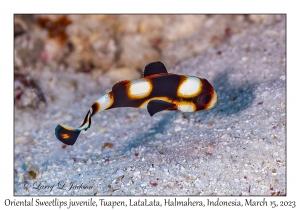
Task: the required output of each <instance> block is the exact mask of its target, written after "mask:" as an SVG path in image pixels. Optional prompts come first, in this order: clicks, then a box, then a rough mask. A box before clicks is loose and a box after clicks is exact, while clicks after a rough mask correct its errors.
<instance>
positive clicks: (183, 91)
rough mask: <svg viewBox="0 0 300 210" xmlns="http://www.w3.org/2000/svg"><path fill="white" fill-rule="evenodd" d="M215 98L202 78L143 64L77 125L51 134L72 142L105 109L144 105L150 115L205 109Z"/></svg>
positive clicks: (67, 142)
mask: <svg viewBox="0 0 300 210" xmlns="http://www.w3.org/2000/svg"><path fill="white" fill-rule="evenodd" d="M217 101H218V95H217V93H216V91H215V90H214V88H213V86H212V85H211V84H210V83H209V82H208V81H207V80H206V79H202V78H198V77H193V76H185V75H178V74H170V73H168V72H167V69H166V67H165V66H164V64H163V63H162V62H160V61H158V62H153V63H150V64H148V65H147V66H146V67H145V69H144V77H143V78H141V79H138V80H131V81H129V80H124V81H121V82H118V83H116V84H115V85H114V86H113V87H112V91H111V92H109V93H107V94H106V95H104V96H102V97H100V98H99V99H98V100H97V101H95V102H94V103H93V105H92V106H91V108H90V110H89V111H88V113H87V114H86V117H85V119H84V121H83V123H82V125H81V126H79V127H78V128H73V127H69V126H66V125H61V124H59V125H57V127H56V128H55V135H56V138H57V139H58V140H60V141H61V142H63V143H64V144H67V145H73V144H74V143H75V142H76V140H77V138H78V136H79V134H80V132H81V131H82V130H87V129H88V128H89V127H90V126H91V117H92V116H93V115H95V114H96V113H98V112H100V111H103V110H107V109H112V108H117V107H135V108H146V109H147V110H148V112H149V114H150V116H153V115H154V114H155V113H157V112H160V111H163V110H180V111H182V112H196V111H199V110H207V109H211V108H213V107H214V106H215V105H216V103H217Z"/></svg>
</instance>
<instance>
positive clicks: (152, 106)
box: [147, 100, 176, 117]
mask: <svg viewBox="0 0 300 210" xmlns="http://www.w3.org/2000/svg"><path fill="white" fill-rule="evenodd" d="M175 106H176V105H174V104H171V103H169V102H166V101H162V100H151V101H150V102H149V103H148V105H147V110H148V112H149V114H150V116H151V117H152V116H153V115H154V114H155V113H157V112H160V111H164V110H167V109H173V108H175Z"/></svg>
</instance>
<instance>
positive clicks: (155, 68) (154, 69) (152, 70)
mask: <svg viewBox="0 0 300 210" xmlns="http://www.w3.org/2000/svg"><path fill="white" fill-rule="evenodd" d="M161 73H168V71H167V69H166V67H165V65H164V64H163V63H162V62H160V61H157V62H153V63H149V64H148V65H147V66H145V69H144V77H147V76H150V75H153V74H161Z"/></svg>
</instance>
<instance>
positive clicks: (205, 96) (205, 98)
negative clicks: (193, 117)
mask: <svg viewBox="0 0 300 210" xmlns="http://www.w3.org/2000/svg"><path fill="white" fill-rule="evenodd" d="M210 100H211V95H210V94H209V93H208V92H204V93H201V94H200V96H199V97H198V99H197V103H198V104H202V105H205V104H208V103H209V102H210Z"/></svg>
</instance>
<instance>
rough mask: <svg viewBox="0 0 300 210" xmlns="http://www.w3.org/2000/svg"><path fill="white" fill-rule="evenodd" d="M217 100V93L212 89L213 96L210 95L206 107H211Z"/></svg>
mask: <svg viewBox="0 0 300 210" xmlns="http://www.w3.org/2000/svg"><path fill="white" fill-rule="evenodd" d="M217 102H218V94H217V92H216V91H215V90H214V93H213V97H212V99H211V101H210V102H209V103H208V105H207V108H206V109H212V108H213V107H214V106H216V104H217Z"/></svg>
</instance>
